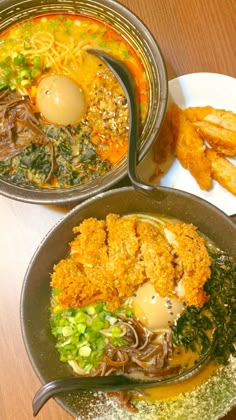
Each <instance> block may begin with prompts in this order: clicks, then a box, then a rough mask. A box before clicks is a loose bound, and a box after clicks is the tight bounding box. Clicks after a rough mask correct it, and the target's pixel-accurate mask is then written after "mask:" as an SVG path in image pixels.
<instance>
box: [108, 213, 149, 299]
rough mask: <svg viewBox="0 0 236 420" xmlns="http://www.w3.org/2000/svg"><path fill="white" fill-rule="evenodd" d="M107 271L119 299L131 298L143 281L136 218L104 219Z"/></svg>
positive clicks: (118, 217)
mask: <svg viewBox="0 0 236 420" xmlns="http://www.w3.org/2000/svg"><path fill="white" fill-rule="evenodd" d="M106 224H107V243H108V249H109V264H108V267H109V270H110V272H111V273H112V275H113V279H114V285H115V287H116V289H117V290H118V292H119V296H120V297H127V296H131V295H132V294H133V293H134V291H135V290H136V288H137V286H138V285H139V284H142V283H143V282H144V280H145V276H144V271H143V269H142V267H141V266H140V264H139V260H138V253H139V241H138V238H137V235H136V224H137V218H136V217H135V216H133V217H128V218H120V216H118V215H114V214H110V215H108V216H107V218H106Z"/></svg>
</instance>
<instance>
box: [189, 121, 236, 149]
mask: <svg viewBox="0 0 236 420" xmlns="http://www.w3.org/2000/svg"><path fill="white" fill-rule="evenodd" d="M193 124H194V127H196V129H197V131H198V132H199V133H200V135H201V136H202V137H203V139H204V140H206V141H207V142H208V143H209V145H210V146H211V147H212V148H213V149H215V150H216V151H217V152H221V153H224V154H225V155H226V156H235V155H236V131H232V130H228V129H226V128H223V127H219V126H218V125H216V124H212V123H210V122H208V121H197V122H195V123H193Z"/></svg>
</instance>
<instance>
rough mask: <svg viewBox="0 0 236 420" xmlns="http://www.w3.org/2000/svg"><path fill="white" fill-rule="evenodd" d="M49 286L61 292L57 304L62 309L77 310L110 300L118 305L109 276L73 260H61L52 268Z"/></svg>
mask: <svg viewBox="0 0 236 420" xmlns="http://www.w3.org/2000/svg"><path fill="white" fill-rule="evenodd" d="M53 270H54V271H53V274H52V276H51V285H52V287H55V288H56V289H59V290H61V293H60V297H59V302H60V305H61V306H63V307H66V308H67V307H72V308H78V307H80V306H86V305H89V304H91V303H94V302H96V301H101V302H102V301H107V300H111V301H112V302H114V304H115V305H116V306H118V304H119V302H120V301H119V299H118V296H117V291H116V290H115V289H114V287H113V284H112V283H111V276H110V274H109V273H108V271H107V270H104V269H102V268H101V267H100V268H99V269H97V270H96V268H95V269H94V268H91V267H86V268H85V270H84V268H83V266H81V265H80V264H78V263H77V262H76V261H75V260H74V259H73V258H67V259H64V260H61V261H60V262H59V263H58V264H56V265H55V266H54V268H53Z"/></svg>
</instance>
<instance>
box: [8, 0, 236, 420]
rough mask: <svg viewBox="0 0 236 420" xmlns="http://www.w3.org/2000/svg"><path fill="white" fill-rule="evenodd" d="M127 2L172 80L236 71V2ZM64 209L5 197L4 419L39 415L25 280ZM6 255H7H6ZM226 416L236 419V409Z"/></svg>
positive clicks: (48, 411) (49, 418)
mask: <svg viewBox="0 0 236 420" xmlns="http://www.w3.org/2000/svg"><path fill="white" fill-rule="evenodd" d="M120 2H121V3H122V4H123V5H125V6H127V7H129V8H130V9H131V10H132V11H133V12H134V13H135V14H136V15H137V16H138V17H139V18H140V19H141V20H142V21H143V22H144V23H145V25H146V26H147V27H148V28H149V29H150V31H151V32H152V34H153V36H154V37H155V39H156V41H157V43H158V45H159V47H160V49H161V51H162V54H163V57H164V59H165V62H166V67H167V74H168V79H169V80H170V79H172V78H174V77H177V76H180V75H184V74H187V73H195V72H216V73H222V74H225V75H229V76H232V77H235V76H236V54H235V41H236V1H235V0H121V1H120ZM65 211H66V210H65V209H63V208H58V209H52V208H50V207H48V206H44V207H43V206H40V205H30V204H25V203H17V202H13V201H12V200H9V199H7V198H5V197H0V229H1V230H0V237H1V241H0V246H1V249H0V288H1V289H0V326H1V334H0V372H1V384H0V407H1V408H0V419H1V420H30V419H33V415H32V408H31V402H32V398H33V395H34V393H35V392H36V391H37V389H38V388H39V386H40V382H39V380H38V378H37V376H36V374H35V372H34V370H33V369H32V366H31V364H30V361H29V359H28V357H27V354H26V350H25V347H24V344H23V340H22V335H21V329H20V312H19V307H20V293H21V286H22V281H23V276H24V272H25V270H26V268H27V265H28V263H29V261H30V258H31V256H32V255H33V252H34V250H35V249H36V247H37V245H38V244H39V242H40V241H41V239H42V238H43V236H44V234H46V232H47V230H49V228H50V227H51V226H52V225H53V224H54V223H55V222H56V221H57V220H58V219H60V218H61V217H62V216H63V214H64V212H65ZM44 216H45V220H47V223H46V222H44ZM5 220H7V224H6V222H5ZM26 226H27V227H26ZM3 255H4V256H7V257H6V258H5V257H4V258H3V257H2V256H3ZM37 418H38V420H69V419H71V416H70V415H69V414H67V413H65V411H64V410H63V409H62V408H61V407H59V406H58V405H57V404H56V403H55V402H54V401H53V400H51V401H49V402H48V403H47V404H46V406H45V407H44V408H43V409H42V411H41V412H40V413H39V415H38V416H37ZM226 418H227V420H233V419H235V418H236V410H234V412H232V413H231V414H229V415H228V416H227V417H226ZM226 418H225V419H226ZM104 419H105V415H104ZM84 420H86V419H84Z"/></svg>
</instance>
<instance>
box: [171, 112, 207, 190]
mask: <svg viewBox="0 0 236 420" xmlns="http://www.w3.org/2000/svg"><path fill="white" fill-rule="evenodd" d="M171 114H172V126H173V130H174V151H175V154H176V156H177V158H178V159H179V161H180V163H181V165H182V166H183V167H184V168H185V169H188V170H189V171H190V173H191V174H192V176H193V177H194V178H195V179H196V181H197V183H198V185H199V186H200V188H202V189H203V190H209V188H210V187H211V181H212V180H211V164H210V162H209V160H208V158H207V157H206V154H205V149H206V146H205V144H204V141H203V139H202V138H201V137H200V136H199V134H198V133H197V132H196V130H195V129H194V127H193V126H192V124H191V122H190V121H189V120H188V119H187V118H186V116H185V113H184V111H183V110H182V109H181V108H179V107H178V106H177V105H176V104H173V106H172V109H171Z"/></svg>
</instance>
